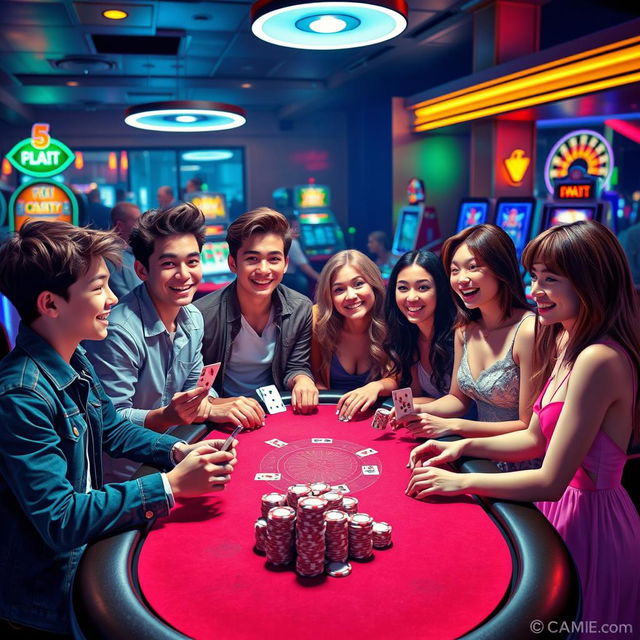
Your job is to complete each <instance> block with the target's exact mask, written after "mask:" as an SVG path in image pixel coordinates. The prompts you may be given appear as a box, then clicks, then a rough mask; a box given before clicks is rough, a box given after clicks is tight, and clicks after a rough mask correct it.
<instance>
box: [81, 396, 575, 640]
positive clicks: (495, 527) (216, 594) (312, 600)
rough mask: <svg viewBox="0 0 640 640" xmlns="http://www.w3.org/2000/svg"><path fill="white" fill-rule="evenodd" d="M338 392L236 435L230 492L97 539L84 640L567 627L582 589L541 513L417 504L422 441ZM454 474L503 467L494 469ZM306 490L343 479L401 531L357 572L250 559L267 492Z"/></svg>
mask: <svg viewBox="0 0 640 640" xmlns="http://www.w3.org/2000/svg"><path fill="white" fill-rule="evenodd" d="M339 397H340V395H339V394H336V393H333V392H330V391H329V392H322V393H321V400H320V405H319V406H318V411H317V412H316V413H314V414H312V415H295V414H293V413H292V412H291V409H290V407H289V406H288V405H289V397H288V396H285V397H284V400H285V404H286V405H287V411H286V412H284V413H279V414H274V415H269V416H267V421H266V422H267V424H266V427H264V428H262V429H258V430H255V431H246V432H243V433H242V434H240V436H239V442H240V444H239V446H238V450H237V451H238V464H237V466H236V468H235V470H234V473H233V476H232V481H231V482H230V483H229V484H228V485H227V486H226V488H225V490H224V491H220V492H212V493H211V494H208V495H205V496H201V497H198V498H191V499H185V500H180V501H177V503H176V505H175V506H174V508H173V509H172V510H171V513H170V514H169V516H168V517H167V518H161V519H158V520H156V521H154V522H152V523H151V524H150V525H149V527H147V528H144V529H140V530H133V531H127V532H124V533H121V534H118V535H114V536H110V537H107V538H103V539H101V540H99V541H97V542H95V543H93V544H91V545H89V547H88V548H87V549H86V551H85V553H84V555H83V558H82V560H81V563H80V566H79V570H78V573H77V576H76V581H75V585H74V595H73V610H74V618H75V624H76V627H77V628H76V630H75V634H76V635H77V636H78V637H85V638H109V639H127V640H129V639H136V638H140V639H142V638H144V639H149V638H153V639H156V638H157V639H162V640H165V639H166V640H169V639H173V640H176V639H178V638H183V639H184V638H197V639H203V640H206V639H209V638H211V639H214V638H230V639H242V640H245V639H246V640H252V639H261V640H264V639H265V638H267V639H270V638H296V639H298V638H300V639H304V640H315V639H327V638H332V639H335V640H339V639H341V638H353V637H359V638H372V639H378V638H379V639H382V638H384V639H385V640H386V639H388V638H389V637H390V636H396V637H400V638H409V637H413V638H420V639H423V638H424V639H429V638H433V639H437V640H443V639H446V638H465V639H467V640H479V639H485V638H486V639H488V638H499V639H502V638H507V639H508V638H518V639H519V640H520V639H522V638H529V637H531V638H540V637H545V636H544V634H540V633H539V632H538V633H536V631H539V629H538V628H536V627H535V624H539V623H534V621H541V623H542V624H543V625H545V627H544V628H548V627H547V626H546V625H547V624H548V623H549V622H552V621H553V623H554V624H555V627H554V624H552V625H551V626H552V628H554V630H556V631H557V630H558V629H562V628H567V629H570V628H571V621H573V620H575V619H577V617H578V613H579V608H580V588H579V583H578V579H577V576H576V573H575V569H574V567H573V564H572V562H571V559H570V556H569V554H568V552H567V550H566V547H565V546H564V544H563V542H562V540H561V539H560V537H559V536H558V534H557V533H556V531H555V530H554V529H553V527H552V526H551V525H550V524H549V523H548V522H547V520H546V519H545V518H544V516H542V514H541V513H540V512H539V511H538V510H537V509H536V508H535V507H534V506H533V505H531V504H525V503H514V502H507V501H500V500H487V499H481V498H478V497H477V496H456V497H451V498H442V497H433V498H432V499H430V500H428V501H418V500H415V499H413V498H409V497H408V496H406V495H405V493H404V491H405V488H406V485H407V482H408V480H409V471H408V470H407V468H406V462H407V459H408V456H409V452H410V450H411V448H412V447H413V446H415V441H414V440H413V439H411V438H409V437H408V436H407V435H406V433H405V432H403V431H401V432H391V431H389V430H377V429H373V428H372V427H371V418H370V417H369V418H368V419H363V420H358V421H352V422H348V423H345V422H340V421H339V420H338V419H337V416H336V411H335V403H336V402H337V400H338V398H339ZM174 433H175V432H174ZM176 435H179V436H180V437H183V438H184V439H186V440H189V441H195V440H198V439H201V438H203V437H206V436H207V435H211V436H212V437H222V434H220V433H216V432H215V431H214V432H211V425H210V426H209V427H207V426H206V425H192V426H190V427H179V428H178V430H177V433H176ZM268 441H271V442H268ZM371 451H373V453H372V452H371ZM456 466H457V469H458V470H459V471H461V472H472V471H488V472H497V468H496V467H495V465H493V463H491V462H489V461H486V460H471V459H465V460H461V461H459V462H458V463H457V465H456ZM153 471H154V470H153V469H151V468H149V467H143V469H141V471H140V472H139V473H151V472H153ZM261 474H268V475H261ZM261 478H267V479H261ZM312 481H324V482H327V483H329V484H331V485H338V484H341V485H347V487H348V492H349V494H350V495H353V496H355V497H356V498H358V500H359V511H361V512H365V513H368V514H370V515H371V516H373V517H374V519H375V520H377V521H385V522H388V523H389V524H391V525H392V527H393V534H392V535H393V542H392V545H391V546H390V547H389V548H387V549H383V550H378V549H375V550H374V555H373V558H371V559H369V560H368V561H356V560H351V561H350V562H351V566H352V571H351V574H350V575H349V576H348V577H341V578H334V577H329V576H327V575H324V574H323V575H321V576H318V577H314V578H305V577H301V576H298V575H297V574H296V573H295V571H294V568H293V567H291V566H287V567H273V566H271V565H269V564H268V563H267V562H266V558H265V556H264V555H261V554H259V553H258V552H257V551H256V550H255V549H254V543H255V533H254V523H255V520H256V519H257V518H258V517H259V516H260V507H261V505H260V497H261V496H262V495H263V494H264V493H269V492H272V491H279V492H284V493H286V488H287V487H288V486H289V485H291V484H295V483H300V482H312ZM562 621H566V622H567V624H566V625H564V626H561V622H562ZM532 623H534V624H533V627H534V628H535V629H532ZM553 637H554V638H560V637H563V635H562V633H554V634H553Z"/></svg>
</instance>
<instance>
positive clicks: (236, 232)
mask: <svg viewBox="0 0 640 640" xmlns="http://www.w3.org/2000/svg"><path fill="white" fill-rule="evenodd" d="M266 233H273V234H275V235H277V236H280V237H281V238H282V242H283V243H284V255H285V257H286V256H287V255H289V248H290V247H291V227H290V226H289V223H288V222H287V219H286V218H285V217H284V216H283V215H282V214H281V213H278V212H277V211H274V210H273V209H269V207H258V208H257V209H253V210H252V211H247V213H243V214H242V215H241V216H240V217H239V218H238V219H237V220H234V221H233V222H232V223H231V225H229V228H228V229H227V243H228V244H229V254H230V255H231V256H232V257H233V259H234V260H235V259H236V258H237V256H238V251H240V247H241V246H242V243H243V242H244V241H245V240H247V239H248V238H250V237H251V236H254V235H264V234H266Z"/></svg>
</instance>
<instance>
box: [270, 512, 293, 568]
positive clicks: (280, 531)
mask: <svg viewBox="0 0 640 640" xmlns="http://www.w3.org/2000/svg"><path fill="white" fill-rule="evenodd" d="M295 523H296V512H295V509H292V508H291V507H273V508H272V509H271V510H270V511H269V515H268V517H267V540H266V544H265V551H266V552H267V560H268V561H269V562H270V563H271V564H276V565H279V564H289V562H291V560H293V541H294V537H295V535H294V534H295Z"/></svg>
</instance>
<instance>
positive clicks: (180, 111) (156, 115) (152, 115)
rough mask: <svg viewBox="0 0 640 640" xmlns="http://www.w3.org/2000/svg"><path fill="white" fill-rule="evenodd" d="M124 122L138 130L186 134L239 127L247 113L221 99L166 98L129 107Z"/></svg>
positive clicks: (244, 120) (245, 118) (245, 119)
mask: <svg viewBox="0 0 640 640" xmlns="http://www.w3.org/2000/svg"><path fill="white" fill-rule="evenodd" d="M124 121H125V122H126V123H127V124H128V125H129V126H131V127H137V128H138V129H148V130H150V131H172V132H174V133H189V132H197V131H221V130H223V129H233V128H234V127H241V126H242V125H243V124H244V123H245V122H246V121H247V114H246V113H245V111H244V109H241V108H240V107H236V106H235V105H233V104H225V103H223V102H209V101H205V100H168V101H164V102H148V103H146V104H138V105H135V106H133V107H129V108H128V109H127V110H126V111H125V118H124Z"/></svg>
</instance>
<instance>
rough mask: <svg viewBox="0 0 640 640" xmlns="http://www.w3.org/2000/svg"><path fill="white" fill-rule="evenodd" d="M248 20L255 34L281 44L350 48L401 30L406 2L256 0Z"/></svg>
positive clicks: (388, 37)
mask: <svg viewBox="0 0 640 640" xmlns="http://www.w3.org/2000/svg"><path fill="white" fill-rule="evenodd" d="M251 22H252V25H251V30H252V31H253V33H254V34H255V35H256V36H258V38H261V39H262V40H266V41H267V42H271V43H272V44H277V45H280V46H283V47H294V48H296V49H351V48H354V47H364V46H365V45H369V44H376V43H378V42H383V41H384V40H389V39H391V38H395V37H396V36H397V35H399V34H400V33H402V32H403V31H404V30H405V28H406V26H407V3H406V1H405V0H370V2H353V1H351V2H349V1H345V2H342V1H341V0H327V1H323V2H313V1H309V2H303V1H300V2H296V1H295V0H258V2H256V3H255V4H253V6H252V7H251Z"/></svg>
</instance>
